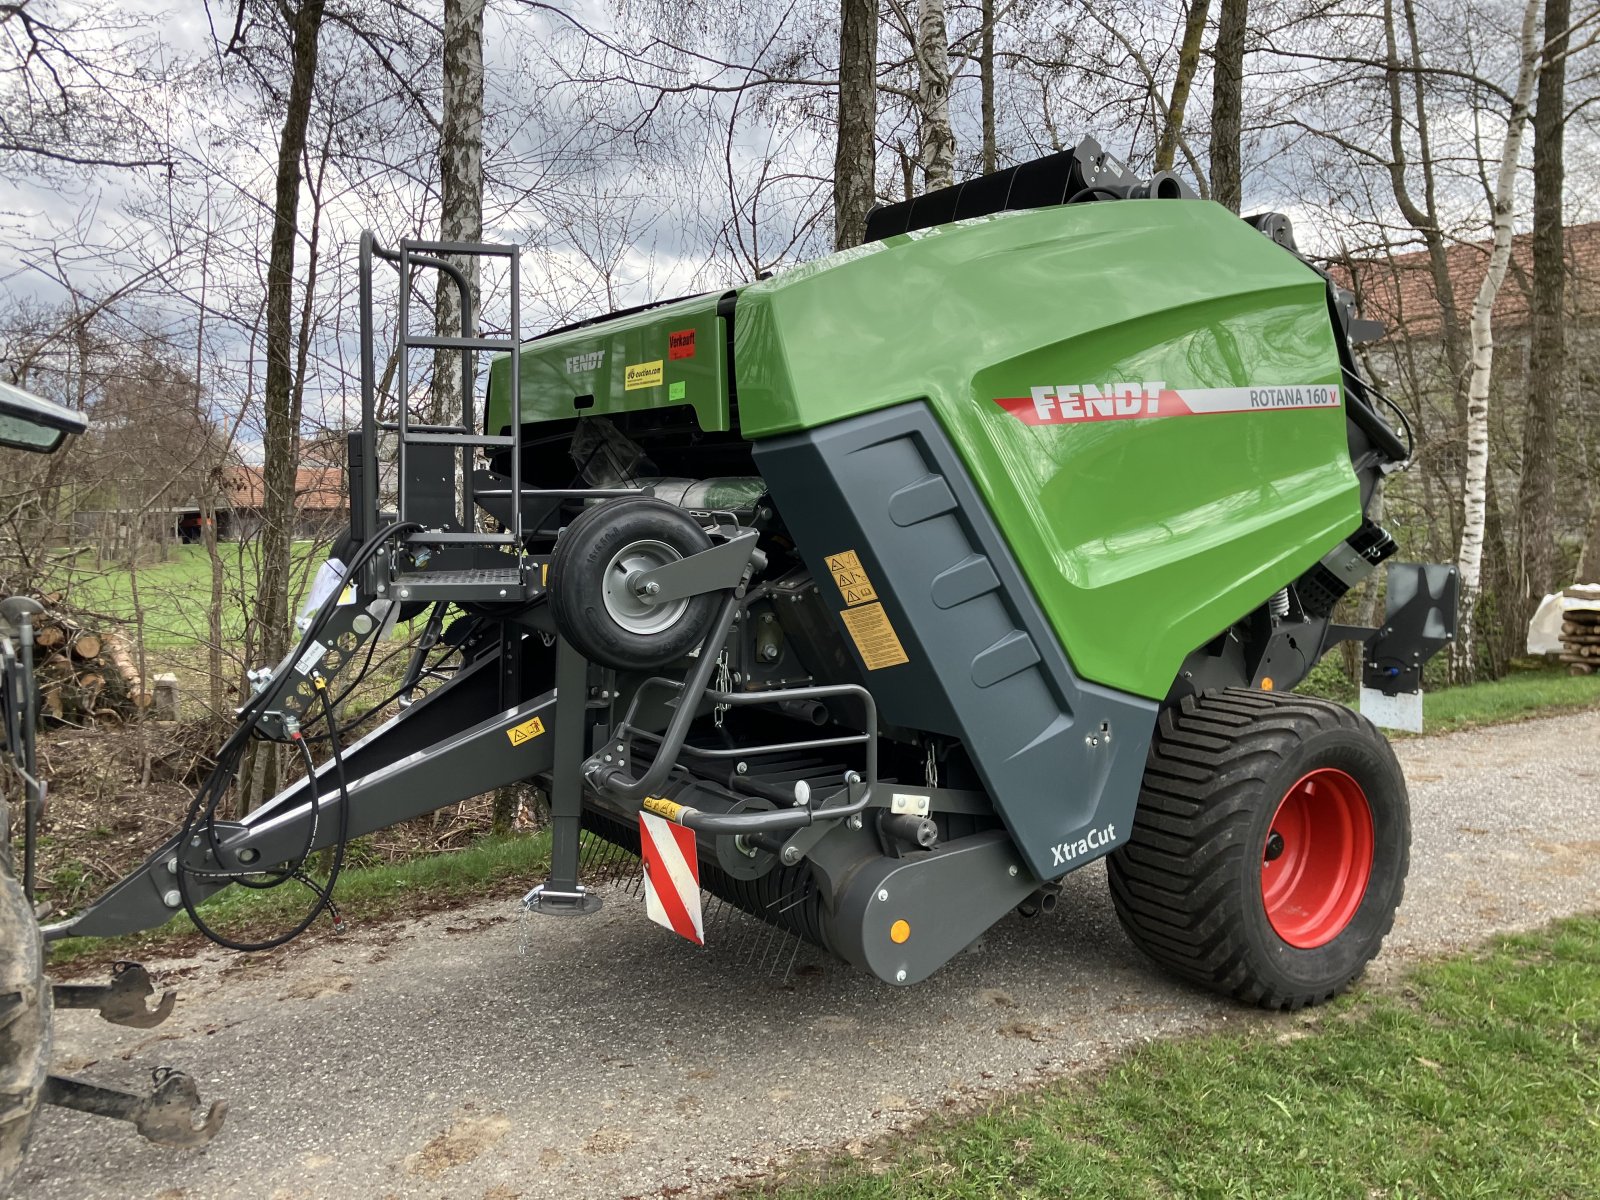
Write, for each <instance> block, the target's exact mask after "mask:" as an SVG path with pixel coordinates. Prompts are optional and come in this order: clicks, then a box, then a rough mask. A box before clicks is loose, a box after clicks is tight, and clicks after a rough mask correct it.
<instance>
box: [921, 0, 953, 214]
mask: <svg viewBox="0 0 1600 1200" xmlns="http://www.w3.org/2000/svg"><path fill="white" fill-rule="evenodd" d="M913 50H914V52H915V54H916V58H917V118H918V125H919V127H920V133H921V142H920V145H919V148H918V154H917V161H918V162H919V163H920V164H921V166H922V186H923V187H924V188H925V189H926V190H928V191H930V192H931V191H933V190H935V189H936V188H942V187H949V186H950V185H951V184H952V183H954V182H955V181H956V135H955V133H954V131H952V130H951V128H950V38H949V35H948V34H947V33H946V32H945V20H944V0H920V2H919V3H918V5H917V37H916V44H915V46H914V47H913Z"/></svg>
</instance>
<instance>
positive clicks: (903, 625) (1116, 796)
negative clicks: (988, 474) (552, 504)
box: [755, 403, 1157, 879]
mask: <svg viewBox="0 0 1600 1200" xmlns="http://www.w3.org/2000/svg"><path fill="white" fill-rule="evenodd" d="M755 458H756V465H757V468H758V469H759V470H760V471H761V474H762V477H763V478H764V479H765V480H766V481H767V485H768V487H769V489H770V491H771V495H772V497H773V500H774V502H775V503H776V504H777V507H778V512H779V514H780V515H781V516H782V517H783V520H784V522H785V523H786V525H787V526H788V528H789V530H790V532H791V533H792V534H794V536H795V542H796V545H797V547H798V548H799V550H800V552H801V554H802V555H803V556H804V558H805V560H806V563H807V565H808V566H809V567H810V569H811V571H812V574H813V575H814V576H815V577H816V579H817V580H818V583H819V586H820V587H821V588H822V590H823V594H824V595H825V596H826V598H827V602H828V603H829V604H830V605H831V606H832V608H833V610H834V611H835V612H836V613H841V616H840V633H841V636H842V637H844V638H845V640H846V643H847V644H849V645H852V646H853V647H854V652H855V653H856V656H857V658H858V660H860V661H861V663H862V666H863V668H864V672H863V674H864V678H865V680H866V683H867V686H868V687H869V688H870V689H871V691H872V695H873V698H874V700H876V701H877V704H878V708H879V711H880V713H881V714H882V715H883V716H884V718H885V719H886V720H887V721H888V722H890V723H891V724H897V725H904V726H908V727H910V728H914V729H926V730H930V731H934V732H939V733H945V734H949V735H951V736H953V737H957V738H959V739H960V740H961V742H962V744H963V745H964V746H965V747H966V749H967V752H968V754H969V755H970V757H971V759H972V761H973V763H974V765H975V766H976V767H977V769H978V772H979V774H980V775H981V776H982V777H983V780H984V784H985V787H986V788H987V790H988V792H989V795H990V797H991V798H992V799H993V801H994V804H995V807H996V809H997V810H998V811H999V812H1000V815H1001V817H1002V818H1003V819H1004V820H1005V822H1006V826H1007V828H1008V829H1009V830H1010V832H1011V835H1012V837H1013V838H1014V840H1015V841H1016V843H1017V845H1018V847H1020V849H1021V852H1022V854H1023V856H1024V857H1025V859H1026V860H1027V863H1028V866H1029V868H1030V869H1031V870H1032V871H1033V873H1034V874H1035V875H1037V876H1038V877H1039V878H1041V879H1053V878H1055V877H1057V876H1059V875H1063V874H1065V873H1066V872H1067V871H1069V870H1072V869H1074V868H1076V867H1080V866H1082V865H1083V864H1084V863H1087V862H1090V861H1092V860H1094V859H1095V858H1098V857H1100V856H1101V855H1103V854H1105V853H1107V852H1108V851H1110V850H1111V849H1113V848H1114V847H1115V846H1116V845H1117V844H1118V843H1119V842H1120V841H1121V840H1122V839H1124V838H1126V837H1127V836H1128V835H1129V833H1130V832H1131V829H1132V821H1133V810H1134V806H1135V804H1136V803H1137V801H1138V795H1139V781H1140V779H1141V777H1142V776H1143V773H1144V756H1145V748H1146V747H1147V746H1148V744H1149V740H1150V735H1151V731H1152V730H1153V728H1154V724H1155V717H1156V709H1157V705H1156V703H1155V702H1154V701H1153V700H1147V699H1142V698H1140V697H1138V696H1132V695H1128V694H1125V693H1119V692H1115V691H1112V690H1110V689H1108V688H1103V687H1098V686H1096V685H1094V684H1091V683H1086V682H1084V681H1083V680H1082V679H1080V678H1079V677H1078V675H1077V674H1076V673H1075V672H1074V671H1073V668H1072V664H1071V663H1069V662H1068V661H1067V658H1066V656H1065V654H1063V653H1062V650H1061V646H1060V644H1059V643H1058V642H1057V640H1056V638H1055V636H1054V634H1053V632H1052V631H1051V629H1050V626H1049V623H1048V622H1047V621H1046V619H1045V616H1044V614H1043V612H1042V611H1041V610H1040V608H1039V606H1038V603H1037V602H1036V601H1035V599H1034V596H1033V593H1032V591H1031V589H1030V588H1029V587H1028V585H1027V584H1026V583H1025V582H1024V580H1023V578H1022V576H1021V574H1020V572H1019V571H1018V569H1017V564H1016V562H1015V560H1014V558H1013V557H1012V555H1011V553H1010V551H1009V549H1008V548H1007V546H1006V543H1005V540H1004V539H1003V538H1002V537H1001V536H1000V531H999V529H998V528H997V527H996V525H995V523H994V520H993V518H992V517H991V516H990V514H989V510H988V508H987V506H986V505H985V504H984V503H983V501H982V499H981V498H980V497H979V495H978V493H977V491H976V489H975V488H974V487H973V485H972V482H971V480H970V479H969V478H968V476H967V473H966V470H965V468H964V467H963V465H962V463H961V460H960V458H959V457H958V456H957V454H956V452H955V450H954V448H953V447H952V446H951V443H950V440H949V439H948V438H947V437H946V436H945V433H944V431H943V430H942V429H941V428H940V426H939V423H938V421H937V420H935V419H934V416H933V413H932V412H931V410H930V409H929V408H928V406H927V405H926V404H921V403H916V404H906V405H901V406H899V407H896V408H893V409H889V410H886V411H883V412H877V413H871V414H868V415H866V416H861V417H856V418H854V419H852V420H848V421H840V422H836V423H834V424H831V425H827V426H824V427H823V428H821V429H816V430H809V431H806V432H803V433H798V434H792V435H789V436H787V437H780V438H771V439H767V440H764V441H761V442H758V443H756V446H755ZM852 556H853V557H852ZM846 563H859V572H860V574H861V575H862V576H863V577H864V578H862V579H860V580H858V579H857V578H856V577H855V568H853V567H851V568H847V567H845V564H846ZM835 567H838V568H840V569H838V570H835V569H834V568H835ZM867 588H870V593H869V591H868V590H866V589H867ZM874 605H881V612H880V611H874V608H873V606H874ZM885 621H887V627H888V628H889V629H892V631H893V635H894V637H895V639H896V640H897V642H898V644H899V646H900V648H901V651H902V653H901V654H900V655H898V656H897V655H896V654H895V653H894V652H893V651H892V650H890V649H887V647H888V645H889V643H888V642H887V641H886V640H885V639H884V638H883V636H882V635H883V632H884V629H885V625H884V622H885ZM847 622H848V627H847ZM852 630H853V631H855V632H852ZM858 639H859V640H858ZM896 657H899V658H903V660H904V661H900V662H893V661H891V660H893V659H895V658H896Z"/></svg>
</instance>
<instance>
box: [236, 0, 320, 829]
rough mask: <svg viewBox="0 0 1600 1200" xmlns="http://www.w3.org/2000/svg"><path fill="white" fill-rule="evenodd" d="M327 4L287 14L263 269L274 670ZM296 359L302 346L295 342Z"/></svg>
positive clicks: (282, 611) (267, 653)
mask: <svg viewBox="0 0 1600 1200" xmlns="http://www.w3.org/2000/svg"><path fill="white" fill-rule="evenodd" d="M323 3H324V0H300V3H299V5H298V6H297V7H294V8H292V9H291V8H289V7H288V6H287V5H285V7H284V15H285V17H286V19H287V27H286V31H285V32H286V34H287V38H288V52H289V90H288V96H287V99H286V102H285V104H284V113H283V126H282V129H281V131H280V133H279V137H278V170H277V190H276V195H275V199H274V201H273V208H272V241H271V251H270V258H269V260H268V264H267V306H266V308H267V311H266V360H267V366H266V377H265V381H264V387H263V393H264V395H263V403H264V406H265V414H266V436H265V440H264V447H263V452H264V466H263V470H262V481H263V490H264V492H265V495H264V497H263V506H262V514H261V515H262V525H261V559H262V563H261V567H262V570H261V590H260V594H259V597H258V600H257V614H258V622H259V623H258V628H259V630H260V642H259V648H260V651H261V653H262V656H263V657H264V658H265V659H266V660H267V661H268V662H272V663H276V662H277V661H278V660H279V659H280V658H282V657H283V656H284V655H285V654H286V653H288V650H289V632H290V631H289V575H290V546H291V539H292V536H293V531H294V513H295V479H296V473H297V467H298V465H299V459H300V452H299V447H300V414H301V409H302V391H301V388H300V387H299V386H297V383H296V379H297V376H299V377H300V378H301V379H303V372H297V371H296V369H295V368H296V361H295V360H296V357H297V352H296V337H295V329H294V299H295V275H294V272H295V253H296V250H297V248H298V245H299V237H300V231H299V214H300V186H301V183H302V174H301V161H302V159H303V158H304V156H305V153H306V131H307V129H308V128H309V126H310V123H311V102H312V97H313V93H314V91H315V86H316V75H317V54H318V49H319V44H320V40H321V36H322V18H323ZM299 345H300V353H303V352H304V348H305V341H304V339H303V338H302V339H301V340H300V343H299ZM254 765H255V767H256V771H255V772H252V773H251V775H250V776H249V777H250V778H251V780H252V783H251V785H250V790H249V791H247V793H246V804H245V807H247V808H248V807H249V803H250V801H251V800H252V799H254V800H259V799H261V798H264V797H266V796H270V795H272V794H273V793H274V792H276V791H277V760H276V756H275V755H271V754H264V755H257V756H256V762H255V764H254Z"/></svg>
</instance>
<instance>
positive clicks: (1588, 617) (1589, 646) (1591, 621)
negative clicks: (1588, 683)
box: [1561, 588, 1600, 675]
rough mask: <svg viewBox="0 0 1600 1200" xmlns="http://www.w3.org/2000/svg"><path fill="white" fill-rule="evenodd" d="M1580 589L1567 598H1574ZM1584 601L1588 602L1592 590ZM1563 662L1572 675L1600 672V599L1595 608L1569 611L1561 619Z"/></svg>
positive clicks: (1585, 596) (1591, 606) (1595, 602)
mask: <svg viewBox="0 0 1600 1200" xmlns="http://www.w3.org/2000/svg"><path fill="white" fill-rule="evenodd" d="M1576 590H1577V589H1572V590H1569V591H1568V592H1567V593H1566V595H1567V596H1568V597H1570V598H1576V597H1574V592H1575V591H1576ZM1583 591H1584V596H1583V599H1585V600H1586V601H1587V600H1588V595H1587V593H1588V592H1589V591H1590V589H1588V588H1585V589H1583ZM1561 661H1562V662H1564V663H1566V664H1567V672H1568V674H1571V675H1593V674H1595V673H1596V672H1600V598H1596V599H1594V601H1593V603H1592V605H1591V604H1588V603H1586V604H1585V605H1584V607H1581V608H1568V609H1567V610H1566V612H1564V613H1562V615H1561Z"/></svg>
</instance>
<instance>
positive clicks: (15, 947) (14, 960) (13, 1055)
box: [0, 800, 50, 1196]
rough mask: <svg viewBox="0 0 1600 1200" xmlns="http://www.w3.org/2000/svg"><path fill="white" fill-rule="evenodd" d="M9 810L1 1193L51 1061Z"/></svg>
mask: <svg viewBox="0 0 1600 1200" xmlns="http://www.w3.org/2000/svg"><path fill="white" fill-rule="evenodd" d="M7 815H8V814H7V812H6V804H5V802H4V801H3V800H0V1196H8V1195H10V1194H11V1192H10V1185H11V1177H12V1176H13V1175H14V1174H16V1170H17V1167H18V1166H19V1165H20V1164H21V1162H22V1154H23V1151H24V1150H26V1149H27V1145H28V1134H29V1133H30V1132H31V1131H32V1129H33V1117H34V1113H35V1111H36V1110H37V1109H38V1107H39V1092H40V1090H41V1089H42V1088H43V1087H44V1081H45V1076H46V1074H47V1073H48V1067H49V1062H50V985H49V983H48V982H46V980H45V977H44V948H43V945H42V944H41V942H40V939H39V926H38V924H37V922H35V921H34V919H33V911H32V909H30V908H29V906H28V900H27V897H26V896H24V895H23V894H22V885H21V884H19V883H18V882H17V880H16V877H15V876H14V875H13V874H12V870H11V842H10V838H9V837H8V836H5V835H6V834H7V832H8V826H7V821H6V818H7Z"/></svg>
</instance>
